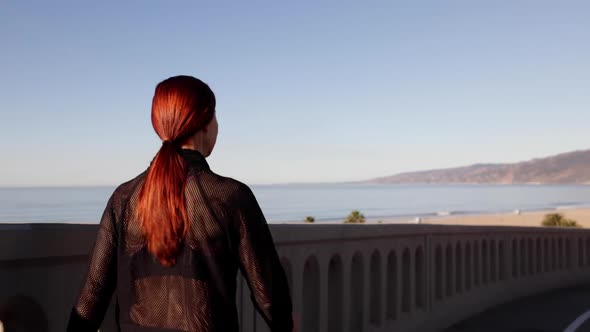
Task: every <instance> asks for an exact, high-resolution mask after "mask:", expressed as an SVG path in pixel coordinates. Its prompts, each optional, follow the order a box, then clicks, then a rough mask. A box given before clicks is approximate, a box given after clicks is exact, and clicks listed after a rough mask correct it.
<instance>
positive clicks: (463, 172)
mask: <svg viewBox="0 0 590 332" xmlns="http://www.w3.org/2000/svg"><path fill="white" fill-rule="evenodd" d="M365 182H369V183H398V184H402V183H403V184H412V183H415V184H418V183H428V184H435V183H437V184H443V183H473V184H590V150H584V151H574V152H568V153H563V154H559V155H556V156H552V157H547V158H539V159H533V160H530V161H525V162H520V163H514V164H476V165H472V166H465V167H457V168H448V169H439V170H430V171H421V172H411V173H401V174H397V175H392V176H385V177H380V178H375V179H370V180H367V181H365Z"/></svg>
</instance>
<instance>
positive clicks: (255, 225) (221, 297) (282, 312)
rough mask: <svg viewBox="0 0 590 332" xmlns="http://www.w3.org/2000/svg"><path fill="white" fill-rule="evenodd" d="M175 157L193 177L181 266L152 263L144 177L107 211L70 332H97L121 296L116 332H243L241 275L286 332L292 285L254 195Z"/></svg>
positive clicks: (189, 155)
mask: <svg viewBox="0 0 590 332" xmlns="http://www.w3.org/2000/svg"><path fill="white" fill-rule="evenodd" d="M179 153H181V155H182V156H183V158H184V160H185V162H186V165H187V169H188V172H187V184H186V193H185V194H186V202H187V212H188V215H189V218H190V220H191V228H190V231H189V234H188V236H187V238H186V239H185V241H184V245H183V248H182V250H181V252H180V254H179V256H178V258H177V263H176V264H175V265H174V266H171V267H165V266H163V265H161V264H160V263H159V262H158V261H157V260H155V259H154V258H153V256H152V255H151V254H150V253H149V252H148V251H147V246H146V242H145V240H144V238H143V236H142V234H141V232H140V229H139V223H138V221H137V220H136V219H135V217H134V214H133V211H134V209H135V207H136V205H137V201H138V194H139V189H140V188H141V185H142V183H143V181H144V180H145V176H146V172H144V173H142V174H140V175H139V176H137V177H136V178H134V179H133V180H131V181H129V182H126V183H124V184H122V185H120V186H119V187H118V188H117V189H116V190H115V192H114V193H113V195H112V196H111V198H110V199H109V201H108V203H107V207H106V209H105V211H104V214H103V216H102V219H101V221H100V227H99V230H98V235H97V239H96V243H95V245H94V248H93V251H92V253H91V256H90V262H89V267H88V274H87V276H86V279H85V281H84V284H83V286H82V290H81V292H80V295H79V297H78V299H77V301H76V303H75V306H74V308H73V309H72V313H71V316H70V320H69V324H68V331H72V332H74V331H75V332H83V331H92V332H96V330H97V329H98V328H99V326H100V324H101V322H102V320H103V318H104V315H105V311H106V310H107V307H108V305H109V303H110V300H111V297H112V294H113V292H115V291H116V300H117V301H116V302H117V310H116V315H117V323H118V326H119V329H120V331H124V332H127V331H137V332H148V331H149V332H160V331H161V332H164V331H166V332H170V331H202V332H204V331H208V332H213V331H223V332H226V331H227V332H234V331H236V332H237V331H238V330H239V329H238V318H237V317H238V315H237V309H236V304H235V294H236V279H237V271H238V269H239V270H241V272H242V274H243V275H244V277H245V279H246V281H247V283H248V285H249V287H250V290H251V291H252V301H253V302H254V306H255V308H256V309H257V310H258V312H259V313H260V314H261V315H262V317H263V318H264V319H265V320H266V322H267V323H268V325H269V326H270V327H271V330H272V331H281V332H290V331H291V329H292V325H293V321H292V316H291V311H292V305H291V298H290V296H289V289H288V285H287V279H286V276H285V272H284V270H283V268H282V266H281V264H280V260H279V257H278V255H277V252H276V249H275V246H274V243H273V240H272V237H271V233H270V231H269V228H268V225H267V223H266V220H265V218H264V215H263V213H262V211H261V209H260V207H259V205H258V202H257V201H256V198H255V197H254V194H253V193H252V191H251V190H250V188H249V187H248V186H246V185H245V184H243V183H241V182H238V181H236V180H233V179H231V178H226V177H222V176H219V175H217V174H215V173H213V172H212V171H211V170H210V168H209V165H208V164H207V162H206V160H205V158H204V157H203V155H202V154H201V153H200V152H198V151H194V150H186V149H182V150H179Z"/></svg>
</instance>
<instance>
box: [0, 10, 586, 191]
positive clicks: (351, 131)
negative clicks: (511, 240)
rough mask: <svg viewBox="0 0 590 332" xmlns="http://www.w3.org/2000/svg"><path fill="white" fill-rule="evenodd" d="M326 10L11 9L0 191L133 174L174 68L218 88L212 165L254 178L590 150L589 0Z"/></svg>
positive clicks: (352, 173) (377, 172) (324, 175)
mask: <svg viewBox="0 0 590 332" xmlns="http://www.w3.org/2000/svg"><path fill="white" fill-rule="evenodd" d="M197 3H198V4H197ZM279 3H280V4H279ZM322 3H323V4H321V5H320V4H318V3H317V2H316V1H288V2H287V1H281V2H276V1H274V2H271V1H268V2H258V1H243V2H240V4H236V3H235V2H234V3H232V4H229V3H220V2H213V1H208V2H205V1H202V2H196V1H191V2H189V1H172V2H167V1H124V2H110V3H107V2H105V1H102V2H99V3H88V2H86V3H80V2H76V1H70V2H54V1H37V2H30V1H3V2H1V3H0V40H1V43H2V44H1V45H2V46H1V50H0V112H1V114H2V116H1V120H0V151H1V154H0V163H1V165H2V167H1V168H0V186H50V185H113V184H118V183H120V182H122V181H126V180H128V179H131V178H132V177H134V176H135V175H137V174H138V173H140V172H142V171H143V170H145V169H146V167H147V166H148V165H149V162H150V160H151V159H152V158H153V155H154V154H155V153H156V151H157V149H158V148H159V146H160V143H159V141H158V139H157V136H156V134H155V133H154V131H153V129H152V127H151V123H150V120H149V115H150V105H151V98H152V95H153V90H154V87H155V85H156V84H157V83H158V82H159V81H161V80H163V79H165V78H167V77H169V76H172V75H178V74H189V75H194V76H196V77H199V78H201V79H203V80H204V81H205V82H207V83H209V85H210V86H211V87H212V89H213V90H214V92H215V93H216V95H217V98H218V107H217V111H218V119H219V124H220V132H219V138H218V144H217V146H216V149H215V151H214V152H213V154H212V155H211V157H210V158H209V163H210V164H211V166H212V168H213V169H214V170H215V171H216V172H218V173H220V174H222V175H226V176H231V177H234V178H237V179H239V180H242V181H244V182H246V183H249V184H259V183H284V182H316V181H321V182H324V181H325V182H332V181H348V180H361V179H367V178H372V177H377V176H384V175H390V174H394V173H398V172H403V171H412V170H423V169H432V168H440V167H450V166H460V165H464V164H471V163H476V162H512V161H520V160H523V159H530V158H533V157H540V156H545V155H551V154H556V153H560V152H565V151H570V150H577V149H587V148H590V42H589V41H590V20H589V19H588V13H590V4H589V2H587V1H403V2H402V1H381V2H369V1H351V2H348V1H334V2H331V3H330V2H322Z"/></svg>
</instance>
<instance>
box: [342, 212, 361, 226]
mask: <svg viewBox="0 0 590 332" xmlns="http://www.w3.org/2000/svg"><path fill="white" fill-rule="evenodd" d="M344 223H345V224H364V223H365V215H364V214H362V213H360V212H359V211H358V210H354V211H352V212H351V213H350V214H349V215H348V217H346V220H344Z"/></svg>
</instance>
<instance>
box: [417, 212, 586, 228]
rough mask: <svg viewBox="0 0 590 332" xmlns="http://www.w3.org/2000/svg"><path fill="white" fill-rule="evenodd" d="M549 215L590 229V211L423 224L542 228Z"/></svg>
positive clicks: (442, 219) (436, 220)
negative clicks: (561, 216)
mask: <svg viewBox="0 0 590 332" xmlns="http://www.w3.org/2000/svg"><path fill="white" fill-rule="evenodd" d="M548 213H560V214H562V215H563V216H564V217H565V218H568V219H573V220H575V221H576V222H577V223H578V225H580V226H582V227H585V228H588V227H590V209H565V210H546V211H536V212H523V213H521V214H516V213H502V214H489V215H475V216H449V217H438V218H424V219H423V220H422V222H421V223H423V224H438V225H477V226H527V227H541V222H542V220H543V218H544V216H545V215H546V214H548Z"/></svg>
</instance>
